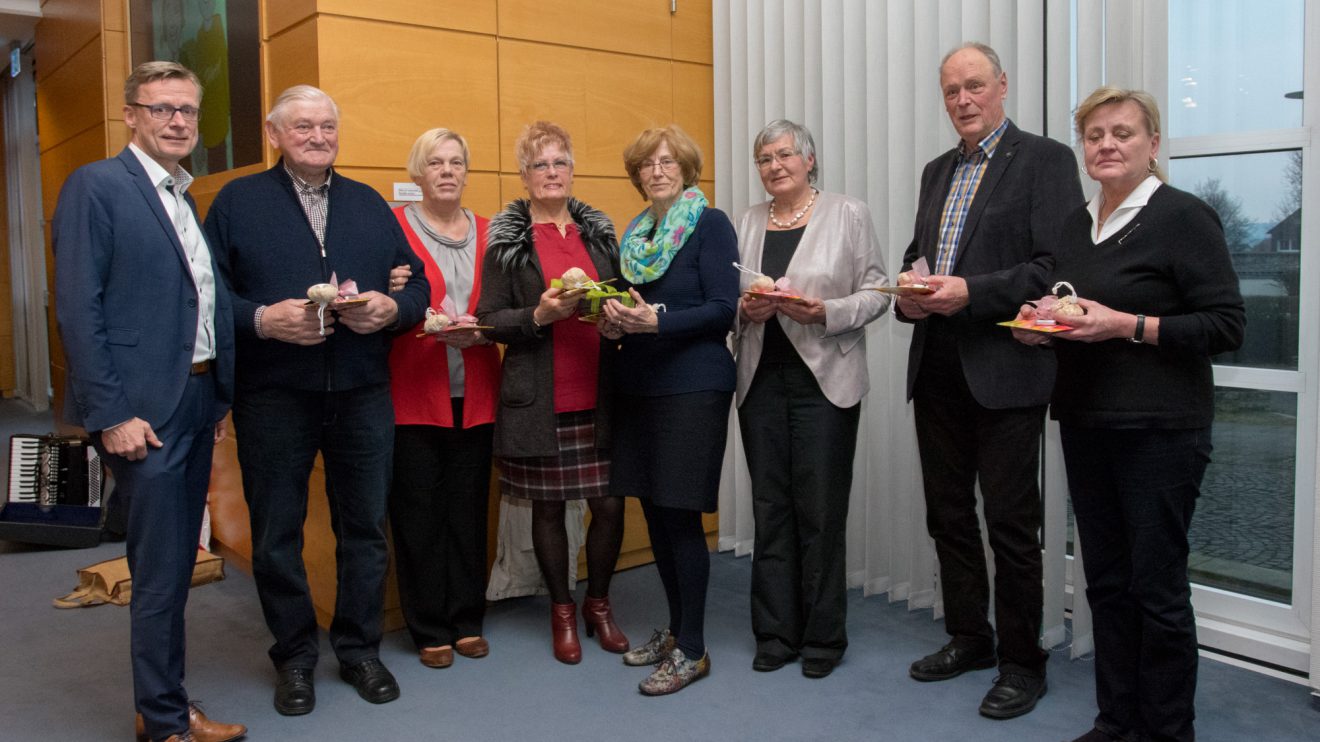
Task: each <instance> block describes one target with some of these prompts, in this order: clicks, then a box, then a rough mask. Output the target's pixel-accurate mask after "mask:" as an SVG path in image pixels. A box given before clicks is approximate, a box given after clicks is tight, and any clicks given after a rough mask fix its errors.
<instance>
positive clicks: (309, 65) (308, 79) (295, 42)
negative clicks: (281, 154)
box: [261, 3, 320, 162]
mask: <svg viewBox="0 0 1320 742" xmlns="http://www.w3.org/2000/svg"><path fill="white" fill-rule="evenodd" d="M269 6H270V3H267V7H269ZM317 33H318V30H317V22H316V20H315V19H311V20H308V21H304V22H303V23H302V24H300V25H298V26H294V27H293V28H290V29H288V30H286V31H284V32H283V33H281V34H280V35H279V36H275V37H273V38H271V39H270V40H269V41H267V42H266V43H265V44H262V47H261V59H262V65H261V72H262V76H263V80H264V82H265V89H264V90H263V91H262V95H263V96H264V97H265V101H266V105H265V107H264V108H263V110H265V111H270V106H271V104H272V103H274V102H275V98H276V97H277V96H278V95H279V94H280V93H281V92H283V91H284V90H286V89H288V88H290V87H292V86H294V85H302V84H309V85H317V84H318V83H319V82H320V73H319V60H318V59H317V55H318V51H319V48H320V45H319V44H318V42H317ZM262 118H263V120H264V119H265V117H264V116H263V117H262ZM270 161H271V162H274V159H273V158H272V159H271V160H270Z"/></svg>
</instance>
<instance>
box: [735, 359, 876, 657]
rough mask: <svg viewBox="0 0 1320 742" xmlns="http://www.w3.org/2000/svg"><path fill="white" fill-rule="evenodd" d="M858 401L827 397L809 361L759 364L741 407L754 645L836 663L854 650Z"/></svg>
mask: <svg viewBox="0 0 1320 742" xmlns="http://www.w3.org/2000/svg"><path fill="white" fill-rule="evenodd" d="M860 415H861V405H853V406H852V407H848V408H842V407H836V406H834V405H833V404H831V403H830V401H829V400H828V399H826V398H825V395H824V394H823V393H822V392H821V390H820V385H819V384H817V383H816V377H815V376H813V375H812V373H811V369H809V368H807V367H806V365H805V364H803V363H801V362H798V363H791V364H777V363H769V364H762V365H761V366H760V367H759V368H758V369H757V370H756V376H755V378H753V380H752V385H751V388H750V389H748V391H747V396H746V397H745V398H744V399H743V403H742V406H741V407H739V409H738V423H739V427H740V428H741V430H742V436H743V446H744V448H745V449H746V452H747V468H748V470H749V471H750V473H751V479H752V515H753V518H754V520H755V521H756V548H755V551H754V552H753V554H752V631H753V633H755V635H756V644H757V651H761V652H767V653H770V654H773V655H778V656H789V655H791V654H793V653H798V654H801V655H802V656H803V657H808V658H811V657H814V658H825V659H833V660H838V659H839V658H841V657H842V656H843V653H844V650H846V649H847V648H848V634H847V596H846V584H845V583H846V580H845V575H844V559H845V556H846V554H845V545H846V542H845V536H846V533H845V526H846V525H847V520H848V491H849V489H850V488H851V487H852V469H853V453H854V451H855V450H856V448H857V423H858V420H859V418H860Z"/></svg>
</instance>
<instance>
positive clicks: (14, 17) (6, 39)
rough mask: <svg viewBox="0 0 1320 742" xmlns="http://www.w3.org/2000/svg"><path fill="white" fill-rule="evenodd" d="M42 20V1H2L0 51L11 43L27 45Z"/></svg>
mask: <svg viewBox="0 0 1320 742" xmlns="http://www.w3.org/2000/svg"><path fill="white" fill-rule="evenodd" d="M40 19H41V0H0V50H4V49H8V48H9V46H10V42H14V41H17V42H18V43H20V44H27V42H29V41H31V40H32V29H33V28H35V27H36V25H37V21H38V20H40Z"/></svg>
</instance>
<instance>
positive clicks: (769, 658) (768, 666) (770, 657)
mask: <svg viewBox="0 0 1320 742" xmlns="http://www.w3.org/2000/svg"><path fill="white" fill-rule="evenodd" d="M795 659H797V653H796V652H792V653H789V654H787V655H782V656H781V655H777V654H771V653H770V652H766V651H759V652H757V653H756V656H755V657H753V658H752V669H753V670H755V671H757V672H774V671H775V670H778V669H779V668H781V667H783V666H784V665H787V664H788V663H790V662H792V661H793V660H795Z"/></svg>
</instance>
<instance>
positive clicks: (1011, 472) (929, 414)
mask: <svg viewBox="0 0 1320 742" xmlns="http://www.w3.org/2000/svg"><path fill="white" fill-rule="evenodd" d="M929 350H933V349H930V348H928V351H929ZM913 403H914V406H915V412H916V428H917V448H918V450H919V451H920V454H921V478H922V482H923V484H924V486H925V493H926V528H927V530H928V531H929V532H930V536H931V538H932V539H934V540H935V552H936V555H937V556H938V557H939V562H940V588H941V590H942V592H943V596H944V628H945V631H947V632H948V633H949V635H950V636H951V637H952V641H953V643H954V644H955V645H956V646H960V647H963V648H967V649H986V650H989V649H990V648H991V647H992V646H993V645H994V640H995V634H996V633H998V637H999V645H998V654H999V665H1000V667H1001V668H1003V669H1012V670H1015V671H1019V672H1027V673H1032V674H1038V675H1043V674H1044V672H1045V660H1046V659H1047V658H1048V654H1047V653H1045V652H1044V651H1042V650H1041V649H1040V627H1041V611H1042V609H1043V599H1044V591H1043V587H1042V584H1041V580H1042V570H1041V553H1040V528H1041V499H1040V484H1039V479H1038V477H1039V472H1040V437H1041V433H1042V431H1043V430H1044V427H1045V407H1044V406H1040V407H1019V408H1011V409H1005V410H992V409H988V408H985V407H982V406H981V405H980V404H979V403H978V402H977V401H976V399H975V398H974V397H973V396H972V393H971V390H970V389H968V387H967V381H966V379H965V378H964V376H963V369H962V364H961V363H960V362H959V361H958V355H957V352H956V350H955V351H954V352H952V353H928V354H927V357H926V358H925V359H923V362H922V366H921V373H920V376H919V377H918V379H917V385H916V389H915V392H914V395H913ZM978 480H979V481H980V484H981V496H982V498H983V500H984V512H985V523H986V529H987V530H988V531H989V537H990V548H991V551H993V552H994V560H995V626H994V628H992V627H991V625H990V621H989V619H988V615H989V608H990V584H989V579H988V577H987V570H986V562H985V549H984V547H983V546H982V545H981V526H980V523H979V521H978V520H977V517H976V489H975V487H976V483H977V481H978Z"/></svg>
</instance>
